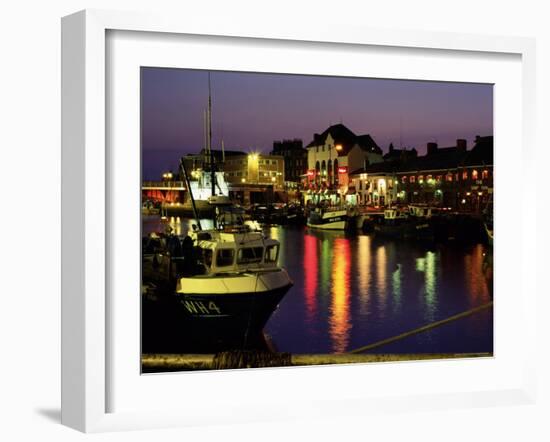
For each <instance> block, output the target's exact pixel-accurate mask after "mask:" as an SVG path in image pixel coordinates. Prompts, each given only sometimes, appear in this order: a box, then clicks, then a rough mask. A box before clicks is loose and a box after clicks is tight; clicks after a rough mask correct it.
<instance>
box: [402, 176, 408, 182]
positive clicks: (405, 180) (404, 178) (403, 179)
mask: <svg viewBox="0 0 550 442" xmlns="http://www.w3.org/2000/svg"><path fill="white" fill-rule="evenodd" d="M401 182H402V183H406V182H407V175H404V176H403V177H402V178H401Z"/></svg>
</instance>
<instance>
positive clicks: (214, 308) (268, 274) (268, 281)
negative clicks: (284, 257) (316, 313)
mask: <svg viewBox="0 0 550 442" xmlns="http://www.w3.org/2000/svg"><path fill="white" fill-rule="evenodd" d="M189 238H190V241H189V245H192V247H189V248H187V250H188V252H184V256H183V258H184V262H186V263H188V265H187V268H184V269H183V272H182V276H181V277H179V278H178V279H177V282H176V290H175V294H176V298H177V300H178V302H179V303H180V304H181V305H182V306H183V311H184V312H185V314H186V315H187V316H188V317H189V318H190V319H192V320H201V321H208V325H211V326H213V327H215V328H217V329H218V330H220V329H221V328H223V329H224V330H227V329H231V330H232V331H241V330H246V331H249V332H253V331H259V330H261V329H262V328H263V327H264V325H265V324H266V322H267V320H268V319H269V317H270V316H271V314H272V313H273V311H274V310H275V309H276V308H277V306H278V304H279V303H280V302H281V300H282V299H283V297H284V296H285V294H286V293H287V292H288V290H289V289H290V288H291V287H292V285H293V282H292V280H291V279H290V277H289V275H288V273H287V271H286V270H285V269H284V268H282V267H280V266H279V265H278V257H279V247H280V244H279V242H278V241H277V240H274V239H271V238H267V237H265V236H264V234H263V232H261V231H253V230H251V229H250V228H249V227H248V226H247V225H242V226H238V225H227V226H222V227H220V228H218V229H211V230H196V231H194V232H191V233H190V235H189ZM184 242H185V240H184ZM183 249H184V250H185V249H186V248H185V246H184V247H183ZM186 253H188V254H187V255H186Z"/></svg>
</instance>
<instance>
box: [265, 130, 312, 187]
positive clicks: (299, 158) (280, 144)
mask: <svg viewBox="0 0 550 442" xmlns="http://www.w3.org/2000/svg"><path fill="white" fill-rule="evenodd" d="M271 155H277V156H282V157H284V162H285V172H284V181H285V188H296V187H297V184H298V183H300V181H301V177H302V176H303V175H305V174H306V172H307V149H305V148H304V146H303V142H302V140H299V139H294V140H282V141H274V142H273V150H272V151H271Z"/></svg>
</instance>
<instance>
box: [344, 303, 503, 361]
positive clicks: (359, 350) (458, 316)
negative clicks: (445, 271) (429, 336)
mask: <svg viewBox="0 0 550 442" xmlns="http://www.w3.org/2000/svg"><path fill="white" fill-rule="evenodd" d="M492 306H493V301H490V302H488V303H487V304H483V305H480V306H478V307H475V308H473V309H470V310H467V311H465V312H462V313H458V314H456V315H453V316H450V317H448V318H446V319H442V320H440V321H436V322H432V323H431V324H428V325H424V326H422V327H418V328H415V329H414V330H410V331H408V332H405V333H401V334H399V335H397V336H393V337H391V338H387V339H383V340H381V341H378V342H374V343H372V344H369V345H365V346H363V347H359V348H356V349H355V350H351V351H349V352H348V353H349V354H354V353H363V352H365V351H368V350H372V349H374V348H378V347H381V346H382V345H386V344H389V343H391V342H395V341H398V340H400V339H403V338H407V337H409V336H412V335H416V334H417V333H422V332H425V331H428V330H431V329H432V328H435V327H439V326H440V325H444V324H448V323H449V322H452V321H456V320H457V319H461V318H465V317H467V316H470V315H473V314H474V313H478V312H480V311H482V310H485V309H487V308H490V307H492Z"/></svg>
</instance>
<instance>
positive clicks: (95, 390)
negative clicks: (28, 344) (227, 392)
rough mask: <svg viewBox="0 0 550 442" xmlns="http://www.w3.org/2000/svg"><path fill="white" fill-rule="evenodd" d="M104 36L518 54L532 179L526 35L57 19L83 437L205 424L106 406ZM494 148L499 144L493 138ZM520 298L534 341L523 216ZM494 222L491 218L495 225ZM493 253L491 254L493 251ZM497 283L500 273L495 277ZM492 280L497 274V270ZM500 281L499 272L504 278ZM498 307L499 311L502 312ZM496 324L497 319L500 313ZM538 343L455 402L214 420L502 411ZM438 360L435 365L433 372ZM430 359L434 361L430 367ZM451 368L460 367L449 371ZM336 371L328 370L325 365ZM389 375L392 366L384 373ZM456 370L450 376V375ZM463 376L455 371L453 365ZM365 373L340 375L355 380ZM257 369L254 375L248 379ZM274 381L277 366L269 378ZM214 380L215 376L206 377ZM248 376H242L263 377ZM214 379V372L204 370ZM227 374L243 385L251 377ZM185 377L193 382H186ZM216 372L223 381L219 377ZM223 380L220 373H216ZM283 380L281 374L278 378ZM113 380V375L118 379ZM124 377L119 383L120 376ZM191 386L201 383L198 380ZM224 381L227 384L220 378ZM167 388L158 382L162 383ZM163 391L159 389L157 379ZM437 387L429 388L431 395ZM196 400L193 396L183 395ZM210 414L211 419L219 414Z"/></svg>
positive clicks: (75, 420)
mask: <svg viewBox="0 0 550 442" xmlns="http://www.w3.org/2000/svg"><path fill="white" fill-rule="evenodd" d="M111 31H120V32H133V31H138V32H153V33H162V34H164V35H169V34H170V35H180V36H185V35H195V36H196V35H200V36H218V37H220V38H244V39H256V40H258V41H260V40H265V39H268V40H270V41H273V42H274V44H276V42H278V41H284V42H287V43H290V44H292V42H296V44H298V42H310V43H312V44H315V43H319V44H337V45H339V46H338V47H339V48H345V47H351V46H353V47H357V46H371V47H372V46H374V47H377V48H380V49H382V50H383V49H384V48H388V49H389V48H403V49H404V50H406V49H415V48H416V49H428V50H436V51H441V52H442V53H443V52H445V51H457V52H463V51H464V52H469V53H474V54H477V56H479V57H483V54H508V55H514V56H517V57H521V76H522V77H521V78H522V80H521V82H522V84H521V89H522V90H521V105H522V109H521V141H520V142H521V156H522V159H523V162H522V166H523V169H522V171H521V175H520V176H528V174H529V171H530V170H531V167H533V164H532V161H533V158H534V154H535V146H534V141H533V140H534V138H533V133H534V130H533V125H534V120H535V119H534V106H535V78H534V77H535V68H534V64H535V45H534V41H533V40H532V39H527V38H517V37H499V38H495V37H490V36H481V35H463V34H451V33H429V32H415V31H406V32H405V31H403V32H400V33H394V32H390V31H382V30H376V29H370V28H347V27H344V26H331V27H330V28H324V27H313V26H311V27H310V26H304V27H301V28H299V29H297V28H294V27H292V26H286V27H285V25H284V24H280V23H278V24H274V25H273V26H272V27H270V28H266V27H265V26H262V27H260V26H258V25H256V24H254V23H249V24H248V25H246V26H241V25H240V26H239V27H238V28H236V27H235V26H233V25H232V24H231V23H219V22H215V23H213V22H209V21H208V20H207V19H206V18H201V17H195V18H194V20H193V21H189V22H186V23H185V24H182V23H181V21H180V20H179V19H177V18H174V17H169V16H154V15H151V14H142V13H126V12H111V11H99V10H92V11H90V10H87V11H82V12H78V13H76V14H73V15H70V16H67V17H65V18H63V21H62V55H63V59H62V124H63V127H62V423H63V424H65V425H67V426H70V427H72V428H76V429H78V430H80V431H85V432H96V431H110V430H122V429H138V428H157V427H168V426H187V425H201V424H208V423H209V420H208V419H207V418H206V416H204V413H203V408H201V407H200V406H197V407H196V409H195V412H194V413H190V412H189V410H184V409H172V410H170V409H168V410H167V409H162V410H158V409H155V410H152V409H151V410H145V409H141V410H139V411H121V412H118V411H112V410H109V408H110V406H109V392H110V391H111V389H113V388H114V387H115V386H114V385H113V380H112V377H110V376H109V370H110V365H111V364H112V360H113V354H112V348H111V345H110V342H109V339H107V338H108V337H109V327H110V326H111V324H112V317H111V315H112V312H111V311H110V310H109V305H110V304H109V302H108V293H107V287H108V286H109V265H110V256H109V253H108V244H109V241H111V240H112V238H111V237H110V236H109V235H110V230H109V228H108V225H107V224H108V219H109V213H108V212H109V209H108V207H109V204H110V195H109V179H110V178H109V176H110V175H109V173H108V169H109V167H112V165H111V166H110V165H109V164H108V162H109V155H108V151H107V149H108V146H107V132H106V120H107V117H108V109H107V105H106V103H107V99H106V93H107V92H108V88H107V86H108V85H107V83H106V75H105V72H106V64H107V63H108V60H107V55H108V51H107V44H106V35H107V33H108V32H111ZM496 139H497V143H498V137H497V138H496ZM535 201H536V196H535V192H533V191H530V192H528V193H526V194H525V197H524V200H523V202H522V204H524V205H527V206H529V205H531V206H532V207H535V205H536V203H535ZM521 217H522V226H523V227H522V229H521V246H518V247H519V249H518V250H519V253H521V262H522V264H523V265H522V266H521V276H522V277H521V302H520V303H519V305H520V309H521V310H522V312H523V316H521V317H520V318H519V319H518V320H519V321H520V322H521V326H522V327H523V331H522V333H523V334H522V336H523V337H525V338H529V337H530V338H533V337H534V334H535V324H534V322H533V321H532V318H534V317H535V316H536V305H537V302H536V290H535V277H534V272H535V269H534V268H530V266H528V265H526V263H527V260H526V259H525V257H526V256H527V255H528V254H531V253H533V252H534V248H535V244H536V242H535V238H534V231H533V232H530V230H529V229H528V228H527V227H528V226H529V223H530V222H531V220H530V219H529V218H528V217H527V214H525V215H521ZM497 223H498V221H497ZM495 250H497V252H496V253H497V257H498V249H495ZM501 275H503V274H502V273H501ZM496 277H497V278H498V272H496ZM503 277H505V276H503ZM498 308H499V307H498V301H497V307H496V309H497V311H498ZM497 320H498V316H497ZM534 342H535V340H534V339H530V340H528V339H527V340H526V341H525V351H524V352H523V353H522V355H521V358H522V360H521V366H522V372H521V376H518V377H517V378H514V379H513V380H512V381H513V382H512V381H511V382H510V383H509V384H507V385H502V386H501V388H492V389H489V390H487V391H484V390H482V389H477V390H475V389H474V390H472V391H466V392H463V393H460V394H457V393H449V392H445V391H440V392H438V391H432V392H429V394H425V395H412V396H411V395H403V396H402V397H399V396H395V395H394V394H392V393H389V394H388V395H387V396H385V397H384V396H382V397H380V396H379V397H377V398H376V400H375V399H373V398H372V397H368V395H364V394H363V393H362V392H361V391H359V392H358V394H357V395H354V396H352V397H350V396H348V395H345V394H342V395H341V397H338V396H337V393H335V395H333V396H332V397H329V398H327V400H323V399H320V398H312V399H310V400H308V404H309V407H305V406H303V404H302V405H300V404H298V405H297V406H295V407H293V408H292V409H291V411H288V409H287V410H286V411H285V409H283V408H281V407H279V406H277V405H274V406H273V407H271V408H266V409H264V410H258V407H257V406H256V405H257V404H251V403H249V404H247V403H243V401H244V400H245V399H241V402H239V403H238V404H237V405H236V409H237V410H240V411H241V414H240V416H241V417H236V416H235V415H234V414H232V413H234V410H229V411H227V412H225V414H224V412H223V410H222V409H220V410H218V411H216V412H215V413H214V414H213V415H214V416H215V417H216V419H217V422H220V421H222V422H247V421H258V420H265V419H284V418H288V417H293V418H300V417H311V416H329V415H332V416H334V415H338V414H339V415H342V414H346V413H350V414H363V413H370V412H374V411H377V410H380V409H383V410H384V411H388V412H392V411H399V410H403V409H407V407H420V408H424V409H426V408H433V409H436V408H441V407H444V408H461V407H469V406H483V405H485V406H487V405H498V404H500V403H513V404H526V403H534V401H535V397H536V379H535V366H536V359H535V356H534V354H535V351H534ZM433 363H434V362H432V364H433ZM435 363H437V362H435ZM455 367H456V366H455ZM321 369H322V370H325V374H326V373H327V372H326V370H333V368H331V367H328V368H327V367H324V368H321ZM388 369H389V368H388ZM451 369H452V368H451ZM461 369H462V368H461ZM358 370H361V366H356V367H353V369H352V370H348V374H349V375H351V376H357V375H358ZM252 373H254V374H252ZM269 373H270V375H271V376H275V373H276V370H271V371H270V372H269ZM213 374H214V375H216V373H213ZM265 374H266V372H263V374H258V372H257V371H249V373H248V376H250V377H252V376H254V377H255V378H256V379H259V378H262V377H264V376H265ZM210 375H212V374H210ZM233 375H235V376H238V377H240V379H241V381H242V377H243V376H245V375H247V373H243V372H241V373H238V374H235V373H233ZM193 376H198V375H195V374H193ZM218 376H220V375H219V374H218ZM224 376H225V374H224ZM285 377H288V376H287V375H286V374H285ZM115 379H116V378H115ZM119 379H120V378H119ZM195 379H198V378H197V377H196V378H195ZM223 379H227V378H223ZM165 380H166V379H165ZM165 383H166V382H165ZM435 390H437V388H436V389H435ZM187 400H188V401H193V396H190V397H188V398H187ZM216 413H217V414H216Z"/></svg>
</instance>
